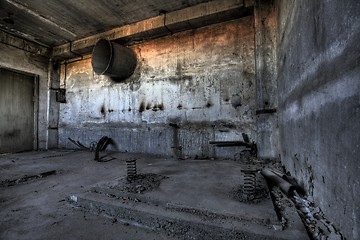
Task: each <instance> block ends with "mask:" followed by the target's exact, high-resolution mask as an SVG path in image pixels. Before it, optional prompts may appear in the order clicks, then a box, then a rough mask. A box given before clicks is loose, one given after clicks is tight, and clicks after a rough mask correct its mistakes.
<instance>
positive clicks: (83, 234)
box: [0, 151, 307, 240]
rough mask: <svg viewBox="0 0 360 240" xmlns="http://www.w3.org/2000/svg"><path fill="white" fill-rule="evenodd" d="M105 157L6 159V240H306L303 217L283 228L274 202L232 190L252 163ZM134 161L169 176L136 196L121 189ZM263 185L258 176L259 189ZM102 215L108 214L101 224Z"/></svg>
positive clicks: (0, 227) (0, 226)
mask: <svg viewBox="0 0 360 240" xmlns="http://www.w3.org/2000/svg"><path fill="white" fill-rule="evenodd" d="M107 154H109V155H108V157H109V159H110V156H111V157H112V158H111V161H107V162H96V161H94V160H93V157H94V153H93V152H81V151H46V152H27V153H19V154H11V155H5V156H4V155H3V156H0V160H1V161H0V168H1V169H2V174H1V176H0V207H1V211H0V218H1V219H2V221H1V222H0V238H1V239H6V240H10V239H64V238H65V239H104V238H105V239H224V238H225V239H249V238H250V239H307V234H306V231H305V229H304V227H303V225H302V223H301V221H300V219H299V216H295V218H294V219H297V220H296V221H291V222H290V221H289V222H287V224H286V226H285V229H284V230H283V231H280V230H279V229H280V227H281V224H280V222H279V220H278V219H277V217H276V214H275V211H274V208H273V206H272V202H271V200H270V198H269V196H268V197H266V198H264V199H263V200H262V201H260V202H258V203H257V204H254V203H252V204H249V203H241V202H239V201H238V199H236V198H235V197H234V195H233V193H232V190H233V188H238V187H239V186H241V184H242V183H243V176H242V174H241V170H242V169H244V168H247V165H244V164H241V163H239V162H235V161H216V160H204V161H195V160H185V161H178V160H175V159H168V158H158V157H154V156H151V155H145V154H129V153H110V152H108V153H107ZM134 158H136V159H137V169H138V173H139V174H158V175H161V176H165V177H166V178H164V179H163V180H162V181H161V182H160V184H159V186H158V187H157V188H154V189H152V190H151V191H144V192H142V193H132V194H130V193H129V192H127V191H119V189H120V190H121V189H122V186H123V185H121V183H124V182H125V183H127V182H126V180H125V179H124V178H126V172H127V169H126V162H125V161H126V160H128V159H134ZM258 167H260V166H258ZM31 176H40V177H31ZM122 180H124V181H122ZM264 182H265V181H264V179H262V178H261V175H260V174H258V181H257V184H258V185H260V186H264V184H265V183H264ZM119 183H120V184H119ZM139 184H143V185H144V183H142V182H140V183H139ZM143 185H140V187H142V186H143ZM145 186H146V185H145ZM118 187H120V188H118ZM94 189H97V190H98V191H97V193H95V192H93V191H94ZM100 192H102V194H100ZM117 194H120V195H117ZM122 194H124V195H122ZM126 194H129V195H126ZM69 197H70V198H71V199H73V200H76V202H77V204H78V205H80V206H81V205H82V206H85V205H87V203H89V204H88V205H87V207H88V208H90V209H91V210H92V211H93V212H96V211H98V212H101V214H99V215H98V216H92V215H91V214H89V213H87V212H84V211H82V210H81V209H79V208H73V207H71V205H69V204H68V202H67V201H66V200H67V199H68V198H69ZM289 205H290V206H291V207H289ZM283 207H284V208H289V209H291V208H292V209H293V214H295V215H296V213H295V211H294V205H293V204H291V203H290V202H287V203H286V201H284V206H283ZM102 210H103V211H102ZM136 212H137V213H138V215H137V216H136V215H135V213H136ZM104 214H108V215H107V216H106V215H105V218H103V217H104ZM101 216H102V217H101ZM126 216H132V217H133V218H126ZM178 226H179V227H178ZM228 236H229V238H228ZM230 237H231V238H230Z"/></svg>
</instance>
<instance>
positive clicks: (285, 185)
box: [261, 168, 299, 195]
mask: <svg viewBox="0 0 360 240" xmlns="http://www.w3.org/2000/svg"><path fill="white" fill-rule="evenodd" d="M261 174H262V175H263V176H264V177H265V178H266V179H269V180H270V181H272V182H274V183H275V184H276V185H278V186H279V188H280V189H281V191H282V192H283V193H285V194H286V195H289V194H291V192H293V191H294V190H298V189H299V187H298V186H295V185H293V184H291V183H289V182H288V181H286V180H285V179H283V178H282V177H280V176H279V174H277V173H276V172H274V171H273V170H271V169H269V168H264V169H263V170H261Z"/></svg>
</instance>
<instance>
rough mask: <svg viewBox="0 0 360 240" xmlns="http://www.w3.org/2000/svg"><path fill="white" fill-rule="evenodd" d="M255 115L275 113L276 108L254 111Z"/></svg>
mask: <svg viewBox="0 0 360 240" xmlns="http://www.w3.org/2000/svg"><path fill="white" fill-rule="evenodd" d="M255 113H256V115H260V114H272V113H276V108H263V109H258V110H256V112H255Z"/></svg>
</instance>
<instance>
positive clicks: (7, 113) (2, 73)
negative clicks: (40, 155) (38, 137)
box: [0, 68, 36, 153]
mask: <svg viewBox="0 0 360 240" xmlns="http://www.w3.org/2000/svg"><path fill="white" fill-rule="evenodd" d="M35 80H36V77H35V76H30V75H25V74H22V73H18V72H14V71H10V70H7V69H2V68H0V153H6V152H19V151H26V150H33V149H34V146H35V144H34V140H35V134H34V133H35V131H34V129H35V127H34V125H35V121H34V118H35V114H34V113H35V109H34V100H35V99H34V93H35Z"/></svg>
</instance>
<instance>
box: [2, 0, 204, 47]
mask: <svg viewBox="0 0 360 240" xmlns="http://www.w3.org/2000/svg"><path fill="white" fill-rule="evenodd" d="M203 2H209V1H208V0H46V1H44V0H0V29H1V30H3V31H5V32H8V33H11V34H13V35H16V36H19V37H22V38H24V39H27V40H31V41H33V42H36V43H39V44H41V45H43V46H47V47H54V46H58V45H61V44H64V43H68V42H71V41H74V40H76V39H80V38H84V37H87V36H91V35H94V34H97V33H101V32H104V31H107V30H110V29H112V28H115V27H120V26H124V25H128V24H131V23H135V22H139V21H141V20H144V19H148V18H152V17H155V16H158V15H160V14H162V13H165V12H173V11H176V10H179V9H184V8H188V7H191V6H193V5H197V4H200V3H203Z"/></svg>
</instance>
